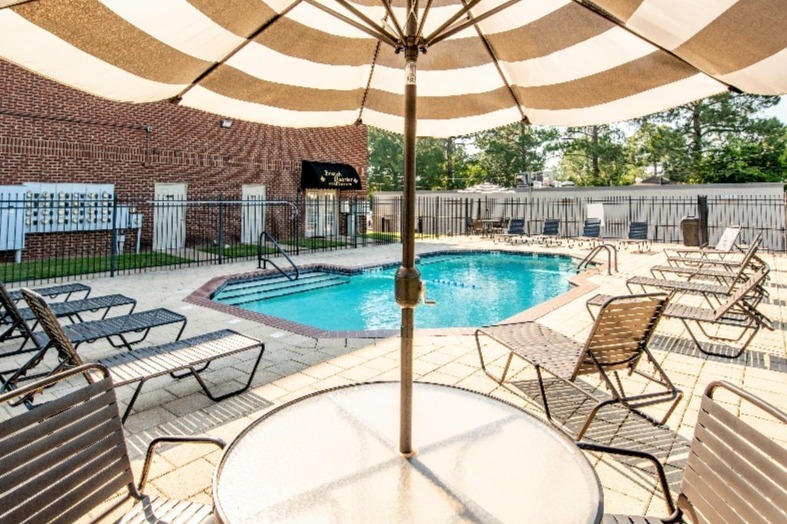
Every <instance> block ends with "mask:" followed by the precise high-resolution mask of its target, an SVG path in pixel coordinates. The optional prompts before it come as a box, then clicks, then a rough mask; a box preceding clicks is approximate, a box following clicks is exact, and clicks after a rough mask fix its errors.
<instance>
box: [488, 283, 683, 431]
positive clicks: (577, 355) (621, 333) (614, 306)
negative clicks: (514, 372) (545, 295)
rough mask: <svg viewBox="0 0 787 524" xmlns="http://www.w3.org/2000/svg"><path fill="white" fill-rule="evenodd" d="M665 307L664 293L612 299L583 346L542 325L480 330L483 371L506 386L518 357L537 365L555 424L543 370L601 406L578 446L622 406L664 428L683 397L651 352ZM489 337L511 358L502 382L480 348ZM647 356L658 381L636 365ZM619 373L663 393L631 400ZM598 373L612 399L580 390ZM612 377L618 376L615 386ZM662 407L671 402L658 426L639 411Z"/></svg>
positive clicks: (584, 428)
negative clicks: (603, 412)
mask: <svg viewBox="0 0 787 524" xmlns="http://www.w3.org/2000/svg"><path fill="white" fill-rule="evenodd" d="M666 305H667V295H666V294H663V293H660V294H649V295H633V296H621V297H613V298H610V299H609V300H607V301H606V302H605V303H604V305H603V306H602V308H601V311H600V313H599V315H598V317H597V318H596V321H595V323H594V324H593V327H592V329H591V331H590V335H589V336H588V338H587V341H586V342H585V343H584V344H581V343H579V342H577V341H575V340H574V339H572V338H569V337H567V336H565V335H563V334H561V333H558V332H557V331H553V330H552V329H549V328H548V327H546V326H544V325H542V324H539V323H538V322H521V323H512V324H498V325H495V326H491V327H484V328H480V329H478V330H476V332H475V338H476V345H477V348H478V355H479V358H480V359H481V367H482V369H483V370H484V372H485V373H486V374H487V375H489V376H490V377H492V378H493V379H494V380H495V381H497V382H499V383H501V384H502V383H503V382H504V381H505V379H506V376H507V374H508V370H509V368H510V366H511V361H512V359H513V357H514V355H516V356H518V357H520V358H522V359H523V360H525V361H526V362H529V363H530V364H531V365H533V366H534V367H535V369H536V374H537V376H538V384H539V387H540V390H541V398H542V399H543V402H544V411H545V412H546V416H547V418H548V419H549V420H550V421H551V420H552V416H551V414H550V411H549V404H548V402H547V395H546V388H545V385H544V380H543V377H542V370H544V371H547V372H549V373H550V374H552V375H554V376H555V377H556V378H557V379H559V380H561V381H563V382H565V383H567V384H569V385H571V386H572V387H573V388H575V389H576V390H578V391H579V392H581V393H582V394H584V395H586V396H588V397H589V398H591V399H594V400H596V402H597V403H596V405H595V406H594V407H593V409H592V410H591V411H590V413H589V414H588V416H587V417H586V418H585V421H584V423H583V425H582V427H581V429H580V430H579V433H578V434H577V436H576V439H577V440H580V439H581V438H582V437H583V435H584V434H585V432H586V431H587V429H588V427H589V426H590V423H591V422H592V421H593V418H594V417H595V416H596V413H598V411H599V410H600V409H601V408H602V407H604V406H606V405H608V404H615V403H620V404H622V405H623V406H625V407H626V408H628V409H630V410H632V411H635V412H637V413H639V414H640V415H642V416H644V417H646V418H647V419H648V420H651V421H652V422H654V423H657V424H664V423H665V422H666V421H667V419H668V418H669V416H670V414H671V413H672V411H673V410H674V409H675V407H676V406H677V404H678V402H679V401H680V399H681V397H682V395H683V394H682V393H681V392H680V390H678V389H677V388H676V387H675V386H673V385H672V382H670V380H669V378H667V375H666V374H665V373H664V371H663V370H662V369H661V367H660V366H659V364H658V362H657V361H656V359H654V358H653V356H652V355H651V354H650V351H649V350H648V347H647V346H648V342H649V341H650V338H651V336H652V335H653V332H654V331H655V329H656V326H657V325H658V323H659V320H660V319H661V316H662V314H663V312H664V308H665V307H666ZM484 337H486V338H488V339H490V340H491V341H493V342H496V343H498V344H501V345H502V346H504V347H505V348H506V349H507V350H508V358H507V360H506V363H505V367H504V369H503V372H502V374H501V376H500V378H497V377H495V376H494V375H492V374H491V373H490V372H489V371H488V370H487V367H486V362H485V361H484V354H483V351H482V343H481V339H482V338H484ZM643 356H644V357H645V358H647V359H648V360H649V361H650V363H651V364H652V365H653V368H654V370H655V376H654V374H651V373H643V372H641V371H639V370H638V369H637V364H639V362H640V360H641V359H642V357H643ZM619 371H626V372H627V373H628V374H631V373H635V374H637V375H638V376H639V377H642V378H645V379H648V380H650V381H653V382H654V383H655V384H657V385H658V386H659V387H660V390H659V391H655V392H647V393H642V394H635V395H630V396H629V395H626V394H625V393H624V391H623V387H622V384H621V382H620V376H619V375H618V372H619ZM596 373H597V374H599V375H600V376H601V378H602V379H603V381H604V383H605V385H606V386H607V387H608V388H609V390H610V392H611V395H612V397H611V398H609V399H603V400H602V399H598V398H596V397H594V396H593V395H591V394H589V393H587V392H586V391H585V390H584V389H582V388H580V387H579V386H577V385H576V384H575V381H576V380H577V379H578V378H579V377H580V376H581V375H586V374H596ZM611 374H612V375H615V380H614V381H613V380H612V378H611V376H610V375H611ZM660 402H672V405H671V406H670V407H669V409H668V410H667V412H666V414H665V415H664V417H663V418H662V419H661V421H655V420H653V419H652V418H651V417H650V416H648V415H646V414H644V413H642V412H640V411H639V408H640V407H644V406H649V405H651V404H656V403H660Z"/></svg>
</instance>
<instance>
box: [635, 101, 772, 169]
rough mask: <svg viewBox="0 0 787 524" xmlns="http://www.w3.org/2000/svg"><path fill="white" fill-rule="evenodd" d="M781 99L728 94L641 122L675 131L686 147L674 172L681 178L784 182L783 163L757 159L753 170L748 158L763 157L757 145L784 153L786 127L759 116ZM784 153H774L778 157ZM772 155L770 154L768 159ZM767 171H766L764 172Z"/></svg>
mask: <svg viewBox="0 0 787 524" xmlns="http://www.w3.org/2000/svg"><path fill="white" fill-rule="evenodd" d="M778 102H779V97H774V96H760V95H748V94H734V93H724V94H721V95H717V96H713V97H710V98H705V99H703V100H698V101H695V102H692V103H690V104H686V105H684V106H680V107H677V108H674V109H670V110H668V111H664V112H662V113H657V114H654V115H650V116H648V117H645V118H642V119H639V120H638V123H639V124H640V125H641V126H645V125H647V124H654V123H656V124H658V123H661V124H665V125H667V126H669V127H672V128H673V129H675V131H676V132H677V133H679V134H680V135H681V136H682V137H683V139H684V141H685V143H686V157H685V162H684V163H683V165H682V167H681V169H682V173H677V172H675V173H674V175H675V176H676V177H677V179H678V180H687V181H689V182H693V183H711V182H718V181H720V180H733V179H734V180H738V181H754V180H749V179H748V178H747V177H748V176H755V177H756V178H758V179H782V178H783V177H784V167H785V166H784V163H783V162H773V161H769V162H766V163H765V164H763V163H762V162H761V161H760V160H757V165H758V166H759V167H758V168H756V169H754V170H752V169H749V166H748V164H747V163H746V162H747V160H746V159H747V158H748V159H750V160H754V159H757V158H761V157H762V154H764V152H763V151H761V152H760V153H755V150H759V149H761V148H760V147H759V146H757V145H756V144H757V143H763V144H764V143H767V144H770V145H769V146H768V147H775V148H778V147H779V143H780V141H781V147H782V150H783V147H784V142H783V137H784V125H782V124H780V123H778V121H774V122H772V123H771V124H764V123H763V120H768V119H762V118H759V117H757V113H759V112H760V111H762V110H763V109H766V108H769V107H772V106H774V105H775V104H777V103H778ZM780 155H781V151H777V152H775V154H774V157H775V158H778V157H779V156H780ZM766 156H768V155H766ZM763 170H764V171H763Z"/></svg>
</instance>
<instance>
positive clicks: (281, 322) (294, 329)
mask: <svg viewBox="0 0 787 524" xmlns="http://www.w3.org/2000/svg"><path fill="white" fill-rule="evenodd" d="M494 251H498V252H502V253H516V254H522V253H523V252H522V251H505V250H494ZM470 252H476V250H452V251H445V252H444V251H437V252H431V253H424V254H423V255H436V254H442V253H470ZM485 252H488V251H485ZM533 254H535V255H543V254H542V253H533ZM566 256H570V255H566ZM391 264H394V265H395V264H398V262H391ZM381 265H382V266H385V265H388V264H379V263H377V264H370V265H369V266H365V267H347V266H338V265H335V264H319V263H315V264H306V265H303V266H301V267H300V270H301V271H308V270H326V271H336V272H341V273H346V274H352V273H358V272H361V271H364V270H366V269H370V268H375V267H380V266H381ZM602 269H603V268H602ZM598 271H599V268H592V269H590V270H588V271H585V272H583V273H580V274H578V275H576V276H573V277H571V278H569V282H570V283H571V284H572V287H571V289H569V290H568V291H566V292H565V293H562V294H561V295H558V296H556V297H555V298H552V299H550V300H547V301H546V302H542V303H541V304H538V305H537V306H533V307H531V308H529V309H526V310H524V311H522V312H521V313H517V314H516V315H514V316H513V317H510V318H507V319H505V320H503V321H501V322H500V323H501V324H505V323H511V322H525V321H532V320H536V319H538V318H540V317H542V316H544V315H546V314H548V313H551V312H552V311H554V310H556V309H558V308H560V307H562V306H564V305H566V304H568V303H570V302H572V301H574V300H576V299H577V298H579V297H581V296H583V295H586V294H587V293H590V292H591V291H593V290H595V289H597V288H598V286H597V285H596V284H594V283H592V282H591V281H590V280H589V277H590V276H592V275H595V274H597V273H598ZM277 274H279V272H278V271H277V270H275V269H260V270H256V271H250V272H248V273H238V274H234V275H224V276H220V277H216V278H213V279H211V280H209V281H207V282H206V283H205V284H203V285H202V286H200V287H199V288H198V289H196V290H195V291H194V292H192V293H191V294H190V295H189V296H187V297H186V298H185V299H184V301H185V302H188V303H190V304H194V305H197V306H202V307H206V308H208V309H212V310H214V311H220V312H221V313H226V314H228V315H233V316H235V317H238V318H243V319H245V320H250V321H252V322H260V323H262V324H265V325H267V326H270V327H272V328H276V329H281V330H284V331H289V332H291V333H296V334H299V335H303V336H306V337H311V338H388V337H393V336H398V335H399V330H398V329H369V330H358V331H328V330H325V329H319V328H315V327H312V326H307V325H305V324H299V323H297V322H291V321H289V320H286V319H283V318H279V317H273V316H270V315H264V314H262V313H257V312H254V311H249V310H246V309H242V308H239V307H235V306H230V305H227V304H220V303H218V302H215V301H213V300H211V298H210V297H211V296H212V295H213V293H215V292H216V290H218V289H219V288H220V287H221V286H222V285H224V283H225V282H227V281H229V280H243V279H253V278H259V277H266V276H274V275H277ZM476 329H477V327H455V328H419V329H416V333H418V334H421V335H426V336H451V335H468V334H473V333H475V330H476Z"/></svg>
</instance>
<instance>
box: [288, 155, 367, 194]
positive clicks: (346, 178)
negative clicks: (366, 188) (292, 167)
mask: <svg viewBox="0 0 787 524" xmlns="http://www.w3.org/2000/svg"><path fill="white" fill-rule="evenodd" d="M301 169H302V175H301V189H361V177H359V176H358V171H356V170H355V168H354V167H353V166H348V165H347V164H331V163H328V162H310V161H308V160H303V161H302V162H301Z"/></svg>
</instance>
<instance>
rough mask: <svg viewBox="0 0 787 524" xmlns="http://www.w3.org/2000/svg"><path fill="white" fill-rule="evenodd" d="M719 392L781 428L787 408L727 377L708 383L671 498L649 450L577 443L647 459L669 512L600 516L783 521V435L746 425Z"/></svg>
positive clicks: (660, 522) (645, 523)
mask: <svg viewBox="0 0 787 524" xmlns="http://www.w3.org/2000/svg"><path fill="white" fill-rule="evenodd" d="M719 390H723V391H722V395H723V397H722V402H720V401H717V400H716V399H715V398H714V394H715V393H716V392H717V391H719ZM724 397H738V399H741V400H742V403H743V405H744V406H745V409H746V411H747V412H752V413H755V415H752V416H756V417H757V418H758V419H763V420H764V421H767V422H768V424H775V426H776V427H778V428H779V429H777V430H776V431H780V432H781V435H784V434H787V414H785V413H784V412H782V411H780V410H778V409H777V408H775V407H774V406H772V405H770V404H768V403H767V402H764V401H763V400H761V399H759V398H757V397H755V396H753V395H751V394H750V393H747V392H746V391H743V390H742V389H740V388H738V387H736V386H733V385H732V384H729V383H727V382H713V383H711V384H709V385H708V387H707V388H706V389H705V393H704V394H703V396H702V402H701V404H700V411H699V415H698V416H697V424H696V426H695V429H694V437H693V438H692V441H691V447H690V449H689V458H688V461H687V462H686V468H685V469H684V471H683V481H682V483H681V488H680V493H679V495H678V500H677V504H676V503H675V502H674V501H673V498H672V495H671V493H670V489H669V484H668V483H667V476H666V473H665V471H664V466H663V465H662V464H661V463H660V462H659V460H658V459H657V458H656V457H654V456H653V455H651V454H650V453H645V452H642V451H635V450H627V449H622V448H615V447H610V446H601V445H596V444H591V443H587V442H578V443H577V445H578V446H579V447H580V448H582V449H585V450H587V451H593V452H602V453H612V454H617V455H623V456H628V457H636V458H640V459H644V460H647V461H649V462H651V463H652V464H653V465H654V466H655V468H656V474H657V476H658V479H659V485H660V487H661V490H662V492H663V496H664V501H665V504H666V506H667V512H668V513H669V514H670V515H669V516H668V517H665V518H658V517H640V516H628V515H604V519H603V522H605V523H620V524H623V523H626V524H635V523H636V524H667V523H678V522H684V521H686V522H692V523H694V524H715V523H722V522H723V523H728V524H731V523H739V522H740V523H744V522H751V523H754V522H757V523H760V522H761V523H766V522H767V523H777V522H787V488H785V486H787V448H785V445H784V440H780V441H777V440H775V439H773V438H770V437H768V436H766V435H765V434H764V433H762V432H761V431H760V430H759V429H757V428H755V427H753V426H751V425H750V424H749V423H748V422H747V421H746V420H744V419H742V418H740V417H739V416H738V415H737V413H738V411H737V409H740V408H737V406H738V402H734V403H732V404H729V403H724V402H723V400H726V398H724ZM738 399H735V400H738ZM730 400H732V399H730ZM730 406H735V407H734V408H733V409H734V410H735V411H731V410H730ZM752 408H753V409H752ZM777 434H778V433H777Z"/></svg>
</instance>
